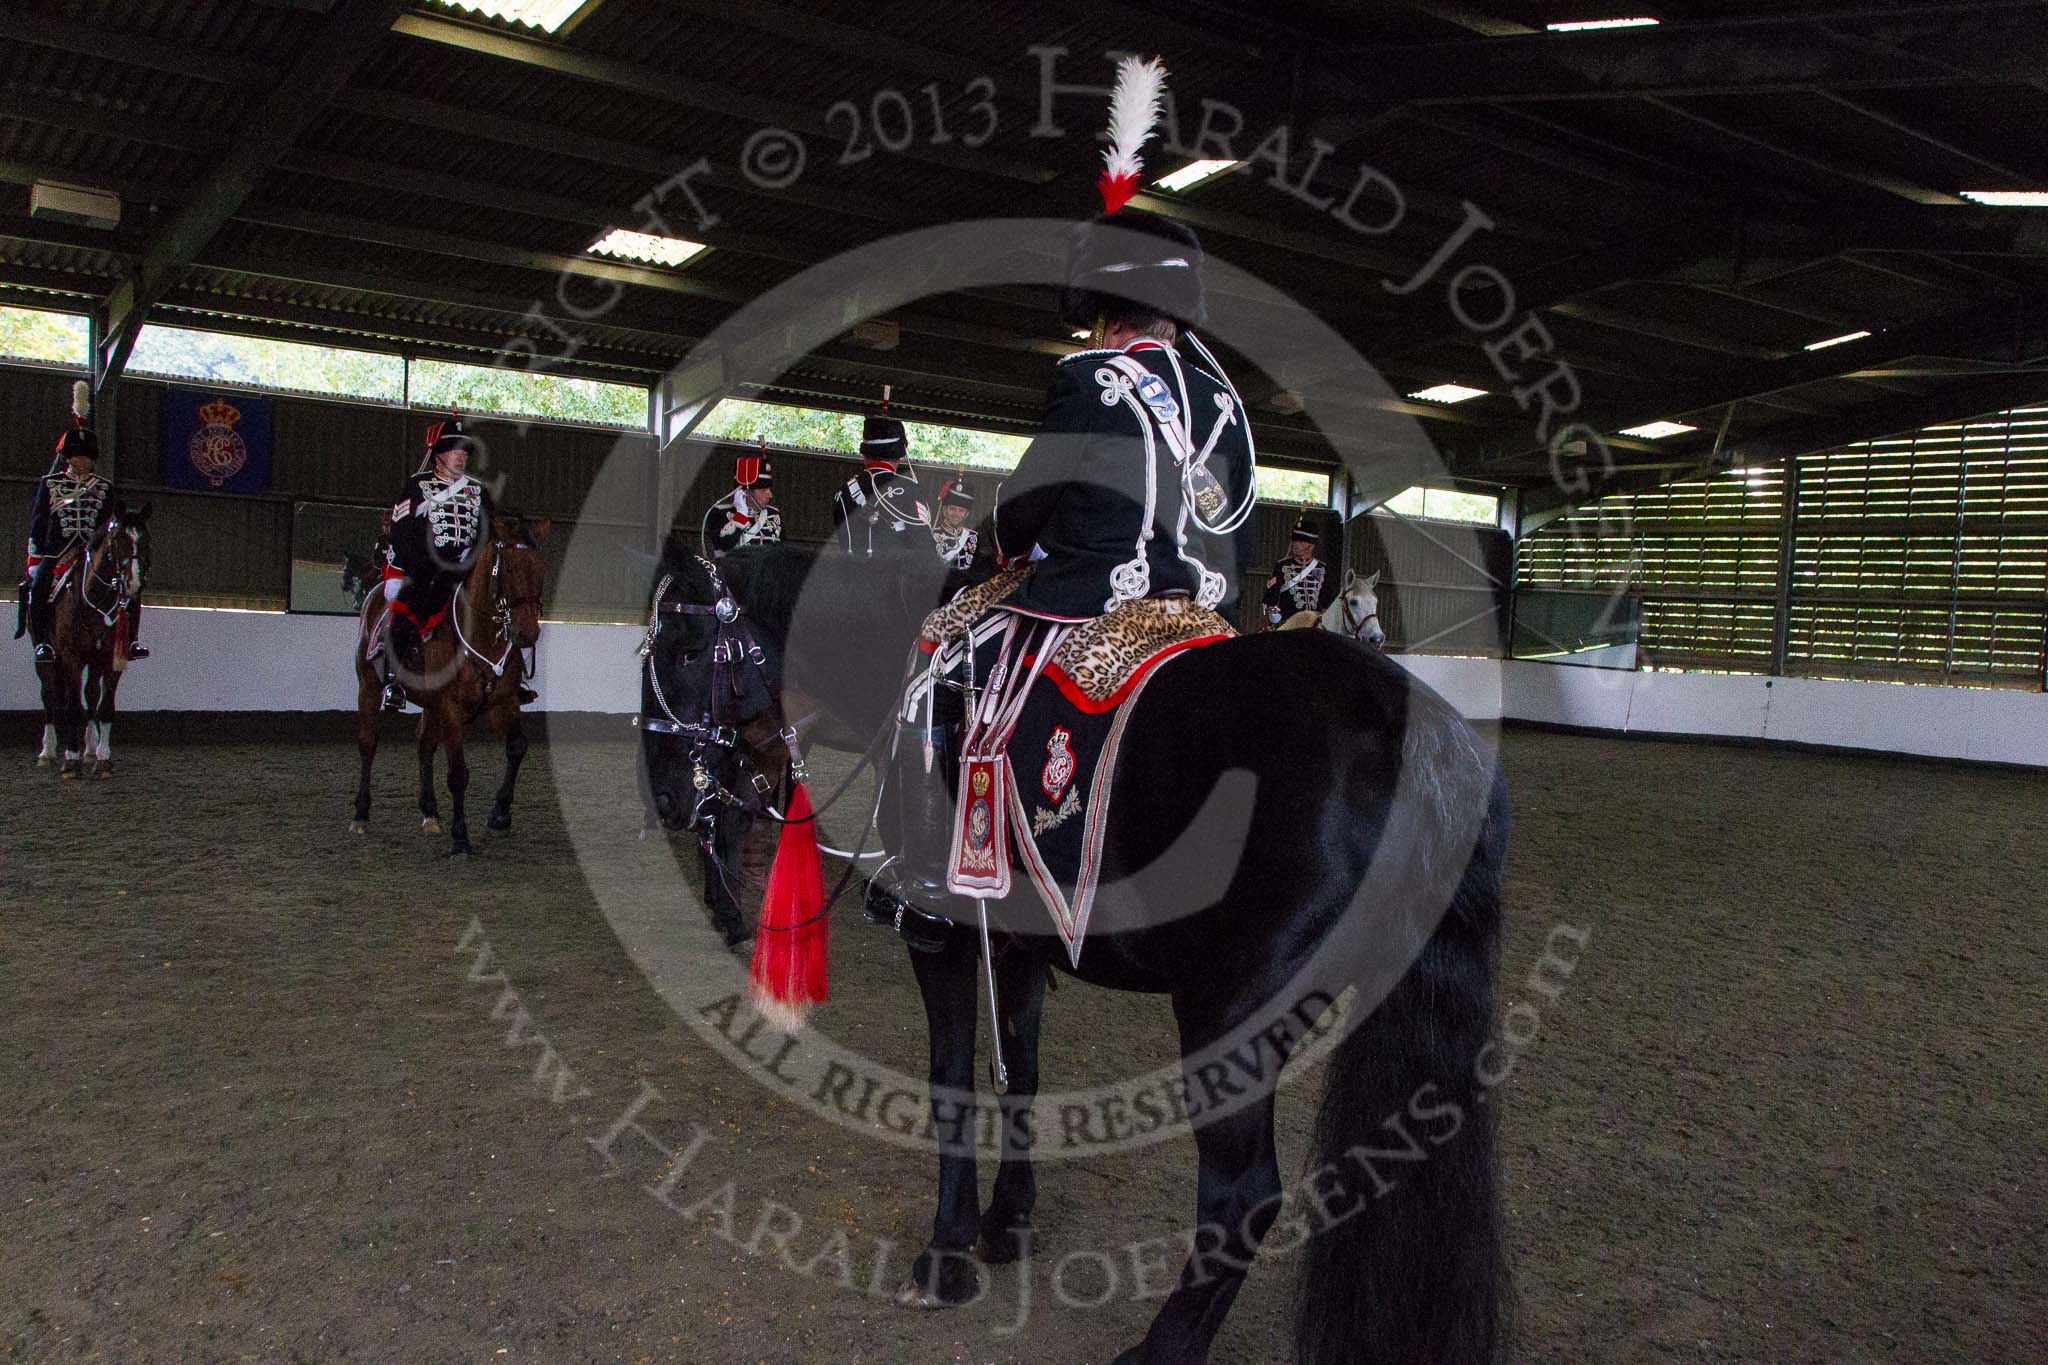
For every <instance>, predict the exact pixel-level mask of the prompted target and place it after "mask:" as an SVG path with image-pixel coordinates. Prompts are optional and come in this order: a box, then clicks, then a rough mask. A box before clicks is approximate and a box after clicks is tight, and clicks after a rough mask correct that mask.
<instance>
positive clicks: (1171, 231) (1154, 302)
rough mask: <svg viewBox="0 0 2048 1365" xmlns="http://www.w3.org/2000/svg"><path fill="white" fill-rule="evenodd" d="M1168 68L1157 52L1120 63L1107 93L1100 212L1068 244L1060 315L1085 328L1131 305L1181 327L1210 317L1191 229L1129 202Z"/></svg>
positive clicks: (1199, 246) (1142, 165) (1141, 169)
mask: <svg viewBox="0 0 2048 1365" xmlns="http://www.w3.org/2000/svg"><path fill="white" fill-rule="evenodd" d="M1165 89H1166V68H1165V66H1163V65H1162V64H1161V63H1160V62H1159V60H1158V59H1157V58H1152V59H1149V60H1147V59H1143V58H1138V57H1126V58H1124V59H1123V60H1122V61H1121V62H1119V63H1118V64H1117V72H1116V86H1115V88H1114V89H1113V90H1112V91H1111V93H1110V99H1109V131H1108V138H1109V146H1108V147H1107V148H1106V149H1105V150H1104V152H1103V154H1102V156H1103V163H1104V164H1103V172H1102V175H1101V177H1100V178H1099V179H1098V180H1097V181H1096V189H1097V190H1098V192H1100V194H1101V195H1102V209H1103V212H1102V216H1101V217H1099V218H1094V219H1091V220H1089V221H1088V222H1085V223H1078V224H1076V225H1075V226H1074V228H1073V230H1072V233H1071V235H1070V237H1069V240H1068V243H1067V282H1066V286H1065V287H1064V288H1063V289H1062V290H1061V291H1060V318H1061V320H1062V321H1063V322H1065V323H1066V324H1067V325H1068V326H1070V327H1087V326H1090V325H1092V324H1093V323H1094V321H1095V320H1096V319H1097V318H1099V317H1105V316H1116V315H1118V314H1122V313H1129V312H1133V311H1137V312H1144V313H1155V314H1158V315H1159V316H1162V317H1167V318H1171V319H1172V320H1173V321H1175V322H1177V323H1179V324H1181V325H1182V326H1183V327H1193V326H1196V325H1199V324H1200V323H1201V322H1202V321H1203V320H1204V319H1205V318H1206V316H1207V311H1208V310H1207V303H1206V300H1205V298H1204V295H1203V288H1202V244H1201V240H1200V239H1199V238H1198V237H1196V236H1195V233H1194V230H1193V229H1191V228H1189V227H1187V226H1185V225H1184V224H1181V223H1177V222H1175V221H1174V220H1172V219H1170V218H1163V217H1161V216H1159V215H1158V214H1155V213H1147V212H1145V211H1144V210H1142V209H1134V208H1130V207H1129V204H1130V200H1131V196H1133V195H1134V194H1136V193H1137V192H1138V187H1139V184H1140V183H1141V177H1142V175H1143V174H1144V169H1145V163H1144V158H1143V157H1142V156H1141V155H1140V153H1141V152H1142V151H1143V149H1144V145H1145V142H1146V141H1147V140H1148V139H1149V138H1150V137H1151V136H1152V132H1153V129H1154V128H1155V127H1156V126H1157V125H1158V122H1159V113H1160V103H1161V99H1162V97H1163V94H1164V92H1165Z"/></svg>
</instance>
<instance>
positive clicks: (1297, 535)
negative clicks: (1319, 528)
mask: <svg viewBox="0 0 2048 1365" xmlns="http://www.w3.org/2000/svg"><path fill="white" fill-rule="evenodd" d="M1287 538H1288V539H1289V540H1305V541H1307V542H1308V543H1309V544H1311V545H1313V544H1315V543H1316V540H1317V536H1316V528H1315V527H1314V526H1311V525H1310V524H1309V520H1308V518H1307V517H1303V518H1302V519H1301V520H1300V521H1297V522H1295V523H1294V529H1293V530H1292V531H1290V532H1289V533H1288V535H1287Z"/></svg>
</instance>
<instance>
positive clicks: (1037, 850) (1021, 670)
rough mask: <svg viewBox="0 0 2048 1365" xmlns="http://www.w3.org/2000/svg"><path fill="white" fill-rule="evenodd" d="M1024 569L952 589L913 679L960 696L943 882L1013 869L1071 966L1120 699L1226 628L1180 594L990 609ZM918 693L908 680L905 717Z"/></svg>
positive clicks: (972, 881)
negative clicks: (1053, 611) (1070, 613)
mask: <svg viewBox="0 0 2048 1365" xmlns="http://www.w3.org/2000/svg"><path fill="white" fill-rule="evenodd" d="M1028 572H1029V568H1028V566H1025V567H1024V568H1022V569H1019V570H1013V571H1008V572H1006V573H1004V574H1001V575H998V576H997V577H996V578H995V579H991V580H990V581H989V582H987V583H984V584H980V585H978V586H976V587H973V588H969V589H967V590H965V591H964V592H962V593H961V594H960V595H959V596H958V597H956V598H955V599H954V600H953V601H952V602H951V603H949V604H947V605H946V606H945V607H942V608H940V609H939V610H938V611H936V612H934V613H932V615H931V616H930V617H928V618H927V619H926V621H925V628H924V631H923V633H922V635H921V637H920V641H919V644H920V648H921V649H923V650H924V651H925V653H926V655H927V656H928V660H929V662H928V663H927V666H926V675H925V680H928V682H929V684H930V686H931V687H936V686H939V685H947V684H954V685H962V686H964V687H965V688H966V689H967V691H966V695H967V697H968V699H969V703H970V709H969V712H968V717H967V730H966V734H965V736H964V740H963V745H962V751H961V763H960V788H959V794H958V797H957V799H956V801H955V806H954V830H953V848H952V859H951V863H950V866H949V868H948V873H947V885H948V888H949V889H951V890H953V891H955V892H958V893H960V894H962V895H966V896H972V897H976V898H1001V897H1004V896H1007V895H1009V894H1010V891H1011V868H1012V866H1013V865H1015V866H1019V867H1022V868H1023V870H1024V872H1025V874H1026V876H1027V877H1028V878H1029V879H1030V881H1031V884H1032V886H1033V888H1034V889H1035V890H1036V891H1037V892H1038V896H1039V899H1040V900H1041V901H1042V902H1043V903H1044V905H1045V908H1046V911H1047V913H1048V914H1049V915H1050V916H1051V918H1052V921H1053V927H1054V929H1055V930H1056V931H1057V932H1058V934H1059V936H1060V939H1061V941H1062V942H1063V943H1064V944H1065V945H1066V948H1067V953H1068V956H1069V958H1070V960H1072V961H1073V962H1075V963H1077V964H1078V963H1079V961H1080V956H1081V947H1082V943H1083V940H1084V938H1085V936H1086V934H1087V928H1088V918H1089V913H1090V911H1091V909H1092V908H1093V905H1094V902H1095V893H1096V889H1097V887H1098V886H1099V884H1100V881H1101V875H1102V850H1103V836H1104V833H1105V831H1106V830H1107V828H1108V822H1109V816H1110V810H1109V806H1110V793H1111V791H1112V790H1113V788H1114V785H1115V775H1116V763H1117V756H1118V753H1119V750H1120V748H1121V745H1122V740H1123V734H1124V726H1125V723H1126V721H1127V720H1128V718H1129V716H1130V711H1131V707H1132V705H1133V704H1134V703H1135V702H1136V701H1137V699H1138V697H1139V695H1140V694H1141V693H1142V692H1143V690H1144V688H1145V685H1146V684H1147V683H1148V682H1149V681H1150V680H1151V679H1152V678H1153V677H1155V676H1156V675H1157V673H1158V670H1159V668H1160V667H1161V666H1162V665H1164V664H1165V663H1167V662H1168V661H1169V660H1171V659H1172V658H1173V657H1175V656H1176V655H1178V654H1180V653H1182V652H1184V651H1186V650H1189V649H1194V648H1199V647H1202V646H1205V645H1209V644H1214V643H1215V642H1216V641H1218V640H1225V639H1229V638H1231V637H1232V636H1234V635H1236V634H1237V632H1236V631H1235V630H1233V629H1232V628H1231V626H1230V623H1229V622H1227V621H1225V620H1224V619H1223V618H1222V617H1221V616H1218V615H1217V614H1216V613H1215V612H1213V611H1210V610H1208V609H1207V608H1204V607H1200V606H1197V605H1196V604H1195V602H1194V601H1193V599H1191V598H1188V597H1151V598H1143V599H1140V600H1138V601H1135V602H1126V603H1124V604H1123V605H1122V606H1120V607H1118V608H1117V609H1116V610H1115V611H1112V612H1109V613H1107V614H1106V615H1103V616H1100V617H1097V618H1095V619H1094V620H1092V621H1087V622H1083V623H1081V624H1079V625H1062V624H1059V623H1054V622H1047V621H1040V620H1037V619H1035V618H1030V617H1024V616H1021V615H1019V614H1018V613H1015V612H1008V611H1004V610H1002V607H1001V601H1002V599H1003V598H1004V597H1006V596H1007V595H1008V594H1009V593H1010V592H1011V591H1013V590H1014V589H1015V588H1016V587H1017V586H1018V584H1019V583H1021V582H1022V580H1023V577H1024V575H1025V574H1026V573H1028ZM977 607H979V608H980V610H976V608H977ZM931 695H932V694H931V692H930V690H929V688H928V687H926V686H923V685H914V686H913V688H912V689H911V693H910V699H909V703H908V710H909V713H910V715H911V717H912V718H914V716H915V712H916V709H917V708H918V707H920V706H925V707H929V706H930V705H931Z"/></svg>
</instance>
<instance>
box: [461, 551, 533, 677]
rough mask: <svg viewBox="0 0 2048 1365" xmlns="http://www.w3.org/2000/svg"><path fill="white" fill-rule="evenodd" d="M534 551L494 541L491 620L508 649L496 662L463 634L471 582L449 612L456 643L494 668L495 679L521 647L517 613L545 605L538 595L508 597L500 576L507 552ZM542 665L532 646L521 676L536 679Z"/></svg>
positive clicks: (491, 578) (463, 587)
mask: <svg viewBox="0 0 2048 1365" xmlns="http://www.w3.org/2000/svg"><path fill="white" fill-rule="evenodd" d="M532 548H533V546H532V545H531V544H530V543H529V542H527V541H524V540H515V541H512V542H511V543H510V544H507V543H506V542H505V541H502V540H493V541H492V542H491V572H490V575H489V577H490V593H491V615H490V619H491V621H492V622H493V623H494V624H495V625H496V627H497V636H498V643H499V644H502V645H504V646H505V647H504V648H503V649H502V650H500V651H499V652H498V657H497V658H495V659H493V658H492V657H491V656H490V655H488V654H486V653H484V652H483V651H482V650H480V649H478V648H477V647H476V646H475V645H473V644H471V643H470V642H469V637H468V636H467V635H464V634H463V632H462V608H463V605H464V604H465V603H466V602H467V600H468V593H469V584H468V583H466V582H465V583H464V584H463V585H462V587H461V588H459V589H457V591H456V596H457V598H458V600H457V602H456V604H455V610H454V611H452V612H450V613H449V617H450V619H451V620H452V621H453V622H454V623H455V638H456V640H457V641H459V642H460V643H461V645H462V647H463V649H464V650H466V651H467V652H468V653H469V654H470V655H471V656H473V657H474V658H475V659H476V660H477V662H479V663H481V664H482V665H483V666H484V667H486V668H488V669H490V670H491V676H492V677H494V678H501V677H503V676H504V675H505V664H506V663H507V662H508V661H509V660H510V659H511V658H512V655H513V652H514V651H515V650H517V649H518V648H519V646H518V643H517V632H516V630H515V629H514V627H513V624H512V618H513V613H514V612H516V611H517V610H518V609H519V608H521V607H533V608H534V609H536V610H538V609H539V607H540V604H541V599H540V596H539V594H537V593H536V594H534V595H531V596H521V597H507V596H506V595H505V583H504V578H503V576H502V575H501V573H500V568H501V566H502V565H503V564H504V562H505V551H507V550H531V549H532ZM538 663H539V655H538V645H537V644H536V645H528V646H527V647H526V650H525V655H524V657H523V658H522V659H521V660H520V665H521V666H520V673H521V675H522V676H524V677H527V678H531V677H533V676H534V675H535V673H536V671H537V665H538Z"/></svg>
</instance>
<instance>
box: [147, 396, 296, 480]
mask: <svg viewBox="0 0 2048 1365" xmlns="http://www.w3.org/2000/svg"><path fill="white" fill-rule="evenodd" d="M274 406H275V404H274V403H273V401H272V400H271V399H268V398H252V397H250V396H248V395H247V394H224V393H206V392H204V391H200V392H193V391H191V390H189V389H173V390H171V392H170V393H169V395H167V396H166V398H165V399H164V483H165V484H166V485H167V486H169V487H171V488H190V489H195V490H197V491H198V492H201V493H267V492H269V491H270V422H271V416H272V410H273V408H274Z"/></svg>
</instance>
